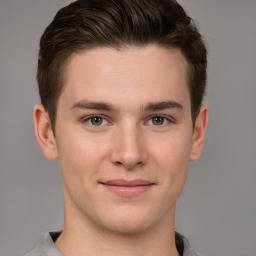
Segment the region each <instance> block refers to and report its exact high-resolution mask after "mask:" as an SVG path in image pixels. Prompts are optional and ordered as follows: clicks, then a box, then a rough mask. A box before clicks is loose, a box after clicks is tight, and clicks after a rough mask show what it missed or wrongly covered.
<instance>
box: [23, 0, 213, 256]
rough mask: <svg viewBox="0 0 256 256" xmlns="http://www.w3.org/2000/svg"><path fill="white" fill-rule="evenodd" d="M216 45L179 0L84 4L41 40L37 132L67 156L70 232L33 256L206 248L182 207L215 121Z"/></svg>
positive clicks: (51, 155) (50, 238)
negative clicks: (192, 166)
mask: <svg viewBox="0 0 256 256" xmlns="http://www.w3.org/2000/svg"><path fill="white" fill-rule="evenodd" d="M206 64H207V60H206V49H205V46H204V43H203V41H202V39H201V36H200V34H199V32H198V31H197V29H196V28H195V26H194V25H193V23H192V22H191V19H190V18H189V17H188V16H187V15H186V13H185V11H184V10H183V9H182V7H181V6H180V5H179V4H178V3H177V2H176V1H173V0H141V1H138V0H111V1H110V0H80V1H75V2H73V3H71V4H70V5H68V6H67V7H64V8H63V9H61V10H60V11H59V12H58V13H57V15H56V16H55V18H54V20H53V21H52V23H51V24H50V25H49V26H48V27H47V28H46V30H45V32H44V34H43V36H42V38H41V42H40V53H39V61H38V74H37V79H38V84H39V92H40V97H41V102H42V104H39V105H36V106H35V108H34V122H35V133H36V137H37V140H38V142H39V144H40V146H41V148H42V150H43V152H44V155H45V156H46V158H48V159H52V160H53V159H59V161H60V165H61V170H62V175H63V182H64V202H65V221H64V229H63V230H62V231H59V232H50V233H47V234H45V236H44V238H43V239H42V240H41V241H40V242H39V244H38V246H37V247H36V248H35V249H34V250H33V251H32V252H31V253H29V254H28V255H29V256H38V255H40V256H41V255H47V256H48V255H51V256H53V255H65V256H81V255H86V256H92V255H104V256H108V255H111V256H116V255H118V256H128V255H129V256H130V255H133V256H142V255H143V256H151V255H157V256H167V255H169V256H177V255H185V256H192V255H197V254H196V253H195V252H194V251H193V250H192V249H191V248H190V245H189V243H188V241H187V240H186V239H185V237H183V236H181V235H179V234H178V233H175V230H174V224H175V203H176V200H177V199H178V197H179V195H180V193H181V191H182V188H183V186H184V183H185V180H186V176H187V170H188V165H189V162H190V161H195V160H197V159H198V158H199V157H200V154H201V150H202V147H203V142H204V137H205V131H206V128H207V122H208V118H207V107H206V106H205V105H204V104H202V100H203V95H204V91H205V84H206Z"/></svg>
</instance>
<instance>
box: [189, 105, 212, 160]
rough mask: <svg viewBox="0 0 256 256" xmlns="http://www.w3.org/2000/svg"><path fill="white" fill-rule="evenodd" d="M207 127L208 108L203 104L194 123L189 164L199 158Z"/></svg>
mask: <svg viewBox="0 0 256 256" xmlns="http://www.w3.org/2000/svg"><path fill="white" fill-rule="evenodd" d="M207 126H208V108H207V106H206V105H204V104H203V105H202V106H201V108H200V112H199V114H198V116H197V119H196V122H195V127H194V133H193V141H192V149H191V154H190V161H191V162H192V161H196V160H198V159H199V158H200V156H201V152H202V149H203V145H204V139H205V133H206V129H207Z"/></svg>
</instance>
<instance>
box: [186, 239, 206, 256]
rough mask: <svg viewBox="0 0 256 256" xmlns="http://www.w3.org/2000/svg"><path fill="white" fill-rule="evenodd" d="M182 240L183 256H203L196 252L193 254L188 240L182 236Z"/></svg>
mask: <svg viewBox="0 0 256 256" xmlns="http://www.w3.org/2000/svg"><path fill="white" fill-rule="evenodd" d="M182 240H183V245H184V253H183V256H205V255H202V254H199V253H197V252H195V251H194V250H193V249H192V247H191V245H190V243H189V241H188V239H187V238H186V237H184V236H182Z"/></svg>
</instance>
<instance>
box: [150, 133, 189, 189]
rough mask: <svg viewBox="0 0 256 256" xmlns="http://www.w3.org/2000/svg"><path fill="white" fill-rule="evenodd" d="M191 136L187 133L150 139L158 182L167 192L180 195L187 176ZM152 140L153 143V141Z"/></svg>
mask: <svg viewBox="0 0 256 256" xmlns="http://www.w3.org/2000/svg"><path fill="white" fill-rule="evenodd" d="M191 136H192V135H191ZM191 136H190V133H188V132H186V133H185V132H180V133H176V134H175V136H171V134H170V136H164V138H158V139H155V140H154V139H153V138H152V139H151V143H150V144H151V145H154V147H151V152H152V158H153V159H154V161H155V163H156V165H157V166H156V168H157V170H158V177H159V182H160V183H162V184H163V187H164V189H167V190H168V191H171V190H173V191H177V193H180V192H181V190H182V188H183V186H184V183H185V180H186V176H187V170H188V165H189V157H190V151H191ZM153 140H154V141H153Z"/></svg>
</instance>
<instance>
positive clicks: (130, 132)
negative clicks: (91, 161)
mask: <svg viewBox="0 0 256 256" xmlns="http://www.w3.org/2000/svg"><path fill="white" fill-rule="evenodd" d="M113 139H114V143H113V151H112V161H113V162H114V163H115V164H119V165H123V166H124V167H125V168H127V169H132V168H134V167H135V166H137V165H141V164H143V163H145V161H146V158H147V157H146V150H145V145H144V139H143V134H142V129H141V128H140V127H139V126H138V125H137V124H136V123H134V122H126V123H123V124H122V125H120V127H118V129H117V133H116V134H115V135H114V138H113Z"/></svg>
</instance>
